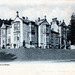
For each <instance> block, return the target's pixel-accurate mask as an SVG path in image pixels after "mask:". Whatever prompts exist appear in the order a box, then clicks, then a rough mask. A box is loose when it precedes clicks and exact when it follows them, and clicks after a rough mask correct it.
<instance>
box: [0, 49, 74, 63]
mask: <svg viewBox="0 0 75 75" xmlns="http://www.w3.org/2000/svg"><path fill="white" fill-rule="evenodd" d="M0 52H4V53H5V54H8V55H6V56H5V54H3V55H1V54H0V56H5V57H7V59H5V58H3V59H4V60H7V61H8V60H9V59H10V60H12V59H13V57H15V58H14V59H13V60H16V61H51V60H53V61H55V60H59V61H60V60H69V61H73V62H74V61H75V50H69V49H68V50H67V49H64V50H63V49H37V48H36V49H34V48H31V49H29V48H19V49H2V50H0ZM0 60H2V58H1V57H0Z"/></svg>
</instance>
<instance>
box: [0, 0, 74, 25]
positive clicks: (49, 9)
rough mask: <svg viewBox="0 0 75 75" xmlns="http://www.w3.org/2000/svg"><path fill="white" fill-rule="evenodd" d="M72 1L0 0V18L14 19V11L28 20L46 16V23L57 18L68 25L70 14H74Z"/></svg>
mask: <svg viewBox="0 0 75 75" xmlns="http://www.w3.org/2000/svg"><path fill="white" fill-rule="evenodd" d="M74 4H75V2H74V1H67V0H66V1H62V0H61V1H59V0H58V1H55V0H54V1H50V0H0V18H2V19H9V18H12V19H14V18H15V17H16V11H17V10H18V11H19V16H20V17H22V16H25V17H26V16H27V17H28V18H29V19H30V20H36V19H37V18H38V17H41V18H44V16H45V15H46V17H47V20H48V22H49V23H50V22H51V19H52V18H55V17H57V18H58V20H61V21H62V20H63V19H64V20H65V22H66V24H69V21H70V17H71V14H72V13H73V12H75V5H74Z"/></svg>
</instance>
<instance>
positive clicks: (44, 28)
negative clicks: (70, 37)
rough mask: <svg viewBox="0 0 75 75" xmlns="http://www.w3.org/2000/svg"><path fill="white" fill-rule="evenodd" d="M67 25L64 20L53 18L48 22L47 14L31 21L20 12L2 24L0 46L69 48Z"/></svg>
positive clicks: (0, 27)
mask: <svg viewBox="0 0 75 75" xmlns="http://www.w3.org/2000/svg"><path fill="white" fill-rule="evenodd" d="M67 28H68V27H67V26H66V24H65V22H64V21H62V22H61V21H60V22H59V21H58V20H57V18H53V19H52V22H51V23H48V21H47V19H46V16H44V18H43V19H41V18H38V19H37V20H35V21H30V20H29V19H28V17H22V18H21V17H20V16H19V12H18V11H17V15H16V17H15V19H14V20H12V21H11V22H10V23H8V24H7V23H5V21H3V22H2V25H1V26H0V48H20V47H23V46H25V47H26V48H31V47H34V48H36V47H39V48H55V49H58V48H65V49H66V48H67V43H68V41H67Z"/></svg>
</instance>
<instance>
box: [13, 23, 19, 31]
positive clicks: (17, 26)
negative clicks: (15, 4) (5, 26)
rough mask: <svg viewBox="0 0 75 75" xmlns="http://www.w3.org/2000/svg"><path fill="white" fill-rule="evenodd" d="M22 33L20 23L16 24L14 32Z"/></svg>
mask: <svg viewBox="0 0 75 75" xmlns="http://www.w3.org/2000/svg"><path fill="white" fill-rule="evenodd" d="M18 31H20V24H19V23H15V24H14V32H18Z"/></svg>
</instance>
